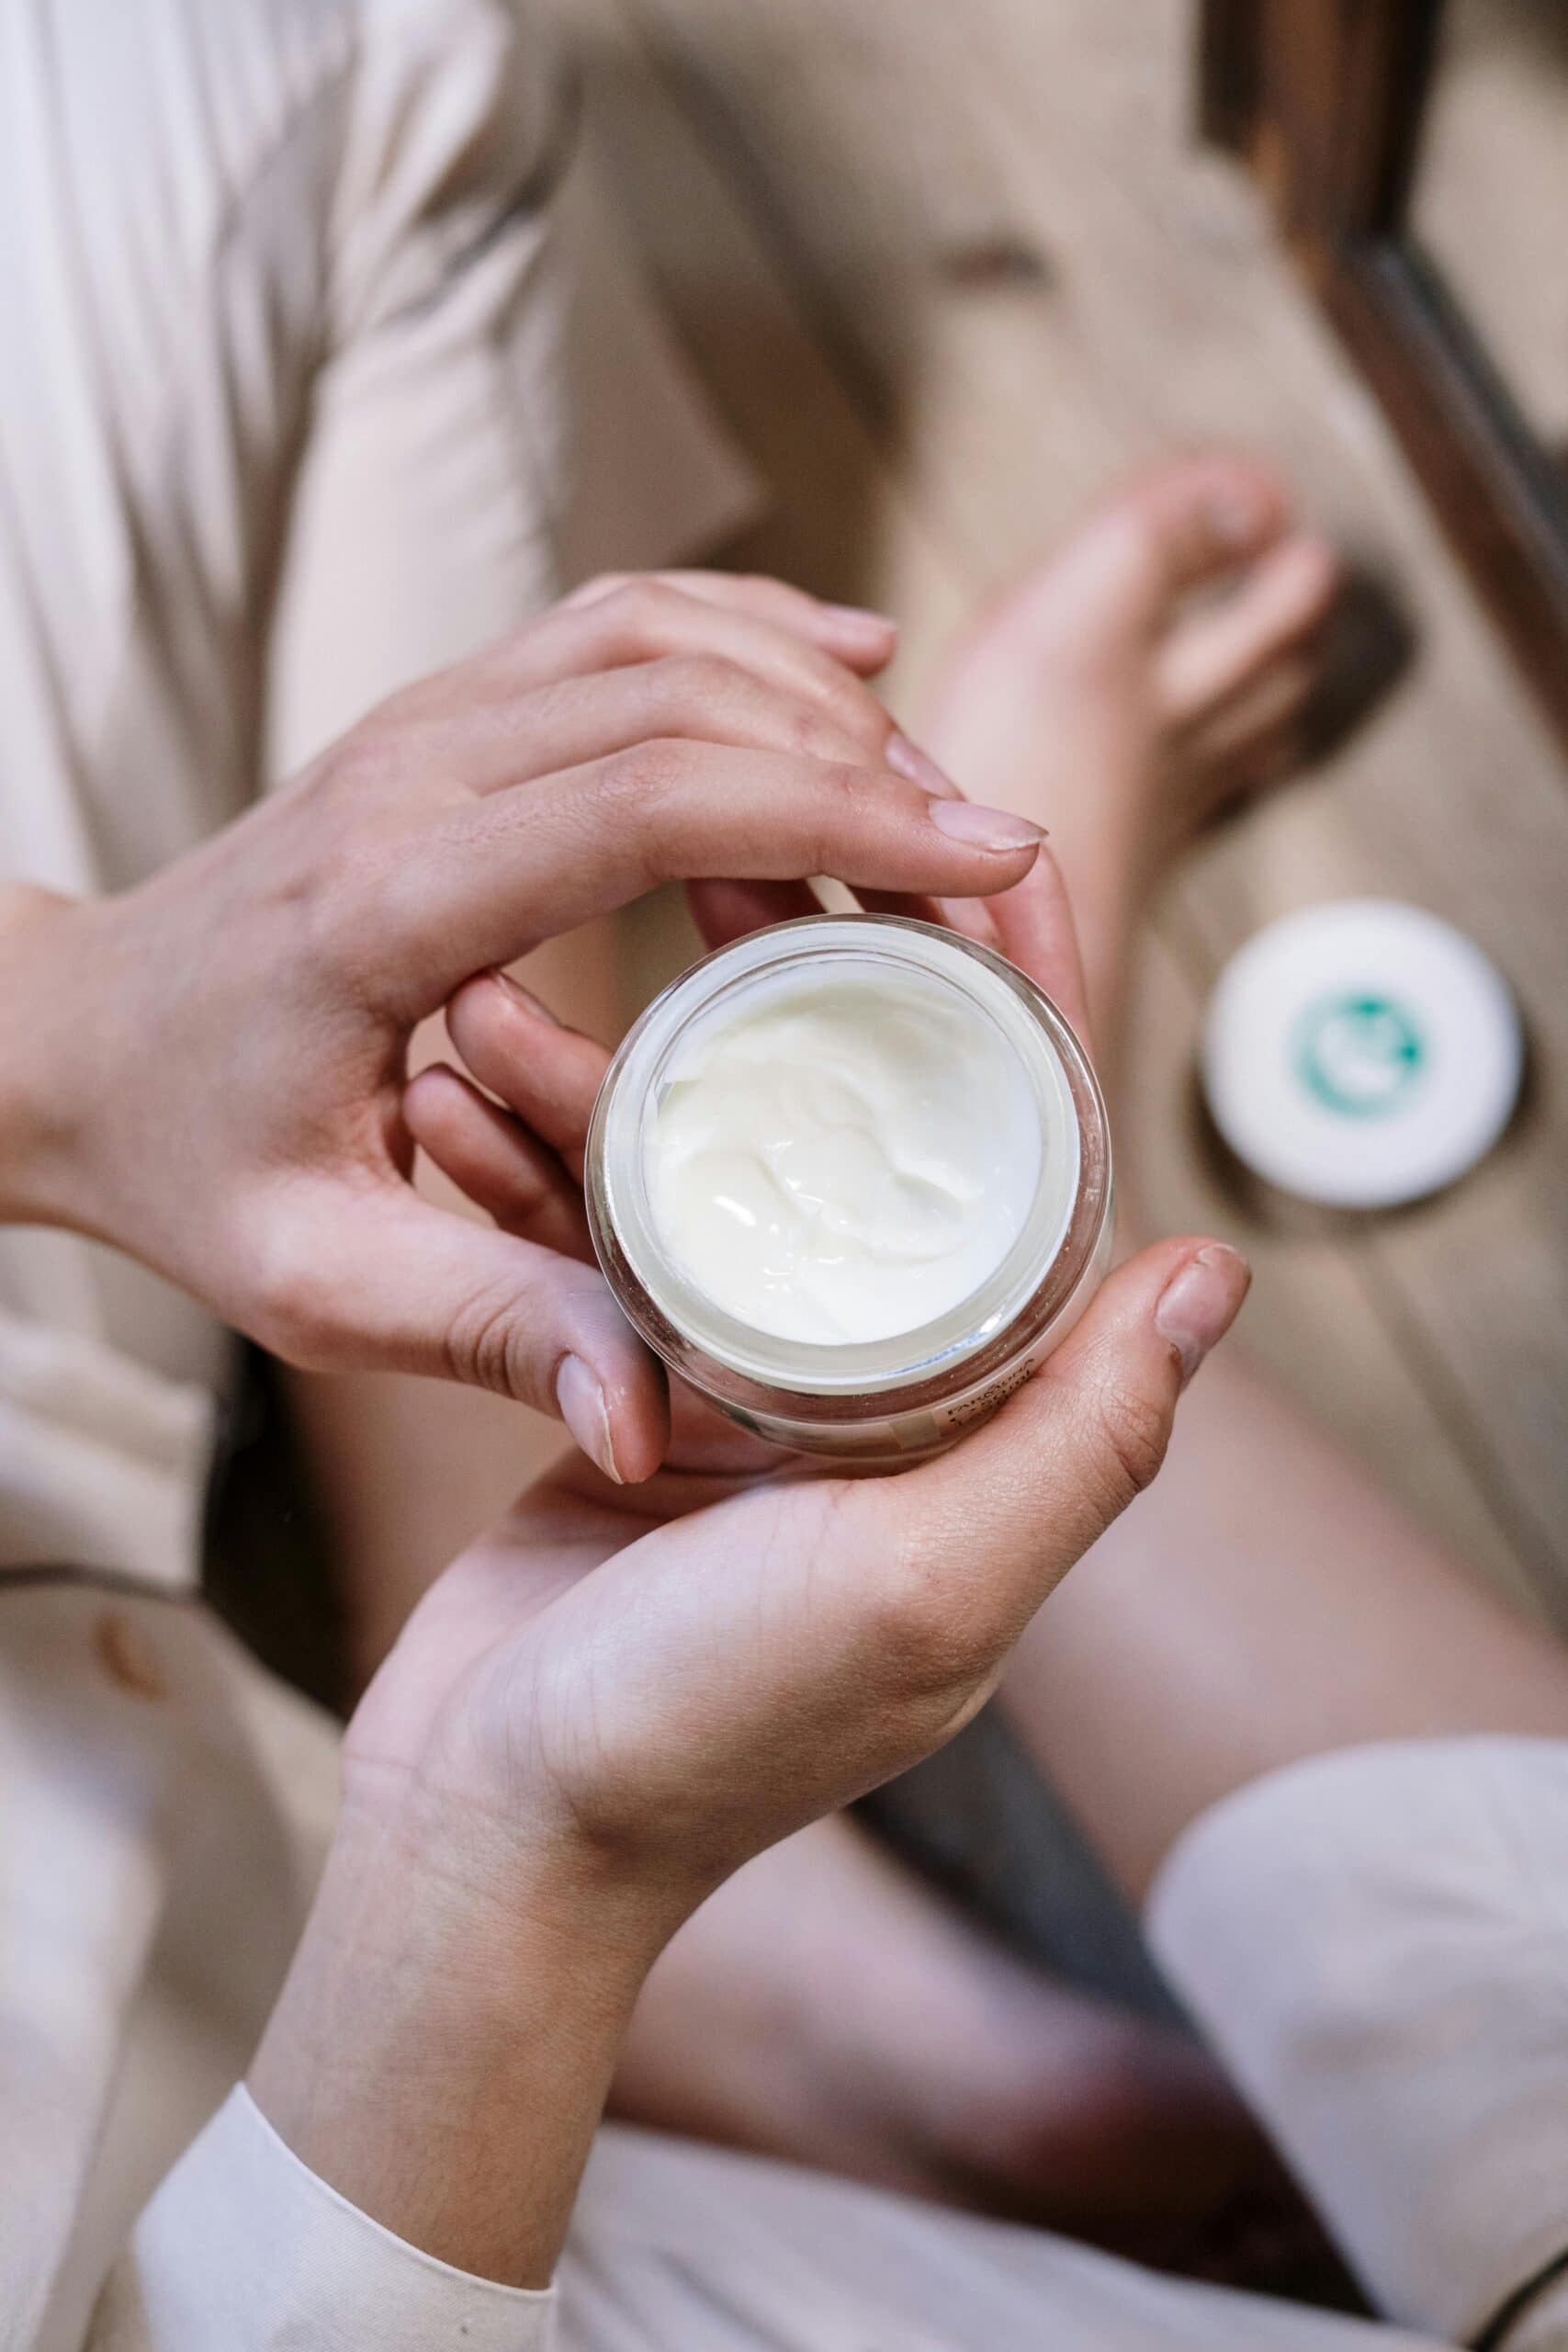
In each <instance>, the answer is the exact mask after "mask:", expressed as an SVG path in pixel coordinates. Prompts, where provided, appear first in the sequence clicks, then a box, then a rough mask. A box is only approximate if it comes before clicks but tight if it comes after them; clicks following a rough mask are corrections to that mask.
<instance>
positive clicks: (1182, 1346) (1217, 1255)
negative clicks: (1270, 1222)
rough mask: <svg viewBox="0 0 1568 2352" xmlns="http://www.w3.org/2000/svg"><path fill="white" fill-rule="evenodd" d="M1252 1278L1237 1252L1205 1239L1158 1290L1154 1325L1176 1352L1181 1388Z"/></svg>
mask: <svg viewBox="0 0 1568 2352" xmlns="http://www.w3.org/2000/svg"><path fill="white" fill-rule="evenodd" d="M1251 1281H1252V1269H1251V1267H1250V1266H1249V1265H1248V1264H1247V1260H1246V1259H1245V1258H1244V1257H1242V1255H1241V1254H1240V1252H1239V1251H1238V1250H1230V1249H1227V1248H1226V1246H1225V1244H1224V1242H1223V1241H1209V1242H1206V1243H1205V1244H1204V1246H1203V1248H1202V1249H1201V1250H1199V1252H1198V1254H1197V1256H1196V1257H1195V1258H1189V1260H1188V1261H1187V1263H1186V1264H1185V1265H1184V1266H1183V1267H1182V1269H1181V1271H1180V1272H1179V1273H1178V1274H1174V1275H1173V1276H1172V1277H1171V1279H1170V1281H1169V1282H1168V1283H1167V1284H1166V1286H1165V1288H1164V1290H1163V1291H1162V1292H1161V1293H1160V1299H1159V1305H1158V1306H1156V1308H1155V1329H1156V1331H1157V1332H1158V1333H1159V1335H1160V1337H1161V1339H1162V1340H1169V1341H1170V1344H1171V1346H1172V1347H1173V1348H1174V1349H1175V1350H1176V1353H1177V1357H1178V1359H1179V1363H1180V1365H1181V1385H1182V1386H1183V1387H1184V1388H1185V1387H1186V1385H1187V1383H1188V1382H1189V1381H1190V1379H1191V1377H1192V1375H1193V1374H1194V1373H1195V1372H1196V1371H1197V1369H1198V1367H1199V1365H1200V1364H1201V1363H1202V1361H1203V1358H1204V1357H1205V1356H1206V1355H1207V1354H1208V1352H1209V1351H1210V1349H1211V1348H1212V1347H1213V1346H1214V1345H1215V1343H1216V1341H1218V1340H1223V1339H1224V1336H1225V1333H1226V1332H1227V1331H1228V1330H1229V1329H1230V1327H1231V1325H1232V1324H1233V1323H1234V1322H1235V1318H1236V1315H1237V1313H1238V1311H1239V1309H1240V1306H1241V1302H1242V1300H1243V1299H1244V1298H1245V1297H1246V1296H1247V1288H1248V1285H1249V1284H1250V1283H1251Z"/></svg>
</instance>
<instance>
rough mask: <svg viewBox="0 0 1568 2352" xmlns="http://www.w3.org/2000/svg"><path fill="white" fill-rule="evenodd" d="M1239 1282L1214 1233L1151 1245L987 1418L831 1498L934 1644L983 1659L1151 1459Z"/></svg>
mask: <svg viewBox="0 0 1568 2352" xmlns="http://www.w3.org/2000/svg"><path fill="white" fill-rule="evenodd" d="M1250 1279H1251V1277H1250V1275H1249V1272H1248V1270H1247V1264H1246V1261H1244V1260H1243V1259H1241V1258H1240V1257H1238V1256H1237V1255H1236V1253H1235V1250H1229V1249H1227V1248H1225V1247H1224V1244H1222V1243H1220V1242H1215V1241H1196V1240H1180V1241H1166V1242H1161V1243H1159V1244H1157V1245H1156V1247H1155V1248H1153V1249H1150V1250H1144V1251H1143V1252H1142V1253H1141V1255H1139V1256H1138V1257H1136V1258H1134V1259H1132V1260H1131V1261H1129V1262H1128V1263H1127V1264H1126V1265H1125V1266H1123V1267H1122V1268H1121V1269H1120V1271H1119V1272H1116V1273H1115V1274H1113V1275H1112V1276H1111V1279H1110V1280H1109V1281H1108V1282H1107V1283H1105V1284H1104V1286H1103V1287H1102V1289H1101V1290H1100V1293H1099V1295H1098V1296H1097V1297H1096V1298H1095V1300H1094V1302H1093V1303H1092V1305H1091V1306H1089V1310H1088V1312H1087V1313H1086V1314H1085V1316H1084V1318H1083V1320H1082V1322H1081V1323H1080V1324H1079V1325H1078V1327H1077V1329H1076V1330H1075V1331H1074V1332H1073V1333H1072V1334H1071V1336H1070V1337H1069V1338H1068V1339H1067V1340H1065V1341H1064V1342H1063V1344H1062V1346H1061V1347H1060V1348H1059V1349H1057V1351H1056V1352H1055V1354H1054V1355H1053V1356H1051V1357H1050V1358H1048V1360H1047V1361H1046V1363H1044V1364H1043V1366H1042V1368H1041V1370H1040V1371H1039V1372H1038V1373H1037V1374H1036V1375H1035V1377H1034V1378H1033V1379H1032V1381H1030V1382H1029V1383H1028V1384H1027V1385H1025V1386H1024V1387H1023V1388H1022V1389H1021V1390H1020V1391H1019V1393H1018V1395H1017V1396H1016V1397H1013V1398H1012V1399H1011V1400H1010V1402H1009V1403H1008V1404H1007V1405H1006V1406H1004V1407H1003V1408H1002V1410H1001V1411H1000V1412H999V1413H998V1414H997V1415H996V1417H995V1419H992V1420H991V1421H989V1422H987V1424H986V1426H985V1427H984V1428H983V1429H980V1430H976V1432H975V1434H974V1435H973V1436H971V1437H969V1438H966V1439H965V1440H964V1442H962V1443H961V1444H959V1445H957V1446H955V1447H954V1448H953V1451H952V1452H951V1453H946V1454H943V1455H942V1456H940V1457H939V1458H938V1459H937V1460H936V1461H934V1462H931V1463H929V1464H924V1465H922V1466H921V1467H919V1468H918V1469H915V1470H911V1471H909V1472H908V1473H907V1474H906V1475H905V1476H902V1477H899V1478H894V1479H886V1480H883V1481H881V1482H879V1483H878V1484H877V1485H875V1486H866V1487H853V1488H852V1489H851V1490H850V1492H849V1494H848V1496H847V1497H846V1498H845V1499H844V1504H843V1508H844V1509H845V1510H847V1511H849V1512H850V1513H851V1515H852V1518H854V1519H856V1520H858V1521H861V1522H863V1524H862V1526H861V1528H860V1531H859V1532H860V1538H861V1541H862V1542H863V1544H864V1546H865V1555H864V1556H866V1557H867V1558H870V1557H872V1556H874V1555H876V1554H877V1553H878V1552H880V1553H881V1554H882V1555H883V1556H884V1557H885V1558H888V1557H890V1558H891V1559H892V1560H893V1561H894V1562H895V1566H896V1574H897V1579H898V1581H899V1583H900V1584H901V1585H902V1586H903V1587H904V1588H906V1589H907V1590H908V1589H913V1590H914V1591H915V1592H917V1593H919V1594H920V1595H922V1596H923V1600H922V1602H921V1608H922V1611H923V1613H924V1615H925V1616H926V1617H927V1618H928V1619H929V1621H930V1629H931V1635H932V1645H933V1650H940V1648H941V1645H942V1643H943V1642H944V1641H945V1642H946V1644H947V1645H949V1647H950V1648H951V1650H952V1651H953V1656H954V1661H955V1665H956V1664H957V1663H958V1662H959V1661H960V1660H962V1661H963V1670H964V1671H966V1672H967V1671H973V1670H974V1668H975V1667H976V1663H977V1662H978V1663H984V1664H986V1665H987V1666H994V1665H995V1664H996V1663H998V1662H999V1660H1000V1658H1001V1657H1002V1656H1003V1655H1004V1653H1005V1652H1006V1650H1007V1649H1008V1648H1009V1647H1010V1645H1011V1644H1012V1642H1013V1641H1015V1640H1016V1639H1017V1637H1018V1635H1019V1634H1020V1633H1021V1631H1022V1629H1023V1627H1024V1626H1025V1624H1027V1623H1028V1622H1029V1620H1030V1618H1031V1617H1032V1615H1033V1613H1034V1611H1035V1610H1036V1609H1038V1607H1039V1606H1040V1604H1041V1602H1042V1601H1043V1600H1044V1599H1045V1597H1046V1595H1047V1594H1048V1593H1049V1592H1050V1591H1051V1589H1052V1588H1053V1587H1054V1586H1055V1585H1056V1584H1057V1583H1059V1582H1060V1580H1061V1578H1062V1577H1064V1576H1065V1575H1066V1572H1067V1570H1068V1569H1069V1568H1070V1567H1071V1566H1073V1564H1074V1562H1075V1561H1076V1560H1077V1559H1078V1558H1079V1557H1080V1556H1081V1555H1082V1554H1083V1553H1085V1552H1086V1551H1087V1550H1088V1549H1089V1545H1090V1544H1092V1543H1094V1541H1095V1540H1096V1538H1097V1537H1099V1536H1100V1535H1101V1534H1103V1533H1104V1532H1105V1530H1106V1528H1107V1527H1109V1526H1110V1524H1111V1521H1112V1520H1114V1519H1115V1518H1116V1517H1117V1516H1118V1515H1119V1514H1120V1512H1121V1511H1122V1510H1124V1509H1125V1507H1126V1505H1127V1504H1128V1503H1129V1502H1131V1501H1132V1500H1133V1498H1134V1496H1135V1495H1136V1494H1138V1493H1139V1492H1141V1491H1142V1489H1143V1488H1144V1487H1146V1486H1147V1485H1148V1483H1149V1481H1150V1480H1151V1479H1152V1478H1153V1477H1154V1476H1155V1474H1156V1471H1157V1470H1158V1468H1159V1465H1160V1463H1161V1462H1162V1460H1163V1459H1164V1455H1165V1449H1166V1444H1167V1442H1168V1438H1169V1435H1170V1430H1171V1424H1172V1421H1173V1419H1174V1417H1175V1413H1176V1408H1177V1402H1178V1399H1179V1396H1180V1393H1181V1390H1182V1388H1183V1386H1184V1385H1185V1384H1186V1382H1187V1381H1188V1380H1189V1379H1190V1378H1191V1376H1192V1374H1194V1373H1195V1372H1196V1371H1197V1369H1198V1366H1199V1365H1200V1364H1201V1362H1202V1360H1203V1357H1204V1356H1205V1355H1206V1354H1207V1353H1208V1351H1209V1350H1210V1349H1211V1348H1212V1347H1213V1346H1214V1345H1215V1343H1216V1342H1217V1341H1218V1340H1220V1339H1222V1338H1223V1337H1224V1333H1225V1332H1226V1331H1227V1330H1228V1329H1229V1328H1230V1326H1231V1324H1232V1323H1233V1322H1234V1320H1235V1317H1236V1315H1237V1313H1238V1312H1239V1310H1240V1307H1241V1304H1242V1301H1243V1299H1244V1298H1245V1297H1246V1295H1247V1284H1248V1283H1249V1281H1250Z"/></svg>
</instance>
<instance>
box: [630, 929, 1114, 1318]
mask: <svg viewBox="0 0 1568 2352" xmlns="http://www.w3.org/2000/svg"><path fill="white" fill-rule="evenodd" d="M1057 1147H1058V1148H1056V1149H1055V1150H1054V1149H1053V1146H1052V1143H1051V1140H1050V1139H1049V1138H1048V1137H1045V1136H1043V1134H1042V1120H1041V1112H1040V1108H1039V1094H1038V1091H1037V1089H1036V1087H1035V1086H1034V1084H1033V1083H1032V1080H1031V1075H1030V1072H1029V1071H1028V1070H1027V1069H1025V1068H1024V1066H1023V1062H1022V1059H1021V1055H1020V1052H1019V1049H1018V1047H1017V1046H1015V1044H1014V1043H1013V1042H1012V1040H1011V1039H1010V1037H1009V1036H1008V1035H1005V1034H1004V1033H1003V1030H1002V1029H1001V1028H1000V1027H999V1026H998V1023H996V1022H994V1021H993V1020H992V1019H991V1018H990V1017H989V1016H988V1015H987V1012H985V1010H984V1009H983V1007H982V1006H981V1005H980V1004H979V1003H977V1002H976V1001H972V1000H971V999H970V998H969V997H968V996H966V995H965V994H964V993H963V992H961V991H960V990H959V989H956V988H954V987H952V986H948V985H944V984H943V983H942V982H941V981H938V980H935V979H932V978H929V977H927V976H925V975H922V974H920V973H919V972H918V971H909V970H906V971H902V972H897V973H892V972H885V971H878V970H876V969H875V968H874V967H870V966H866V965H860V966H858V967H857V966H851V967H848V968H845V969H842V970H840V971H839V972H837V973H833V972H824V973H823V974H821V975H820V976H818V975H814V974H812V973H811V972H809V971H807V972H804V973H802V972H796V973H795V974H793V975H791V976H789V977H788V978H784V977H781V978H778V979H776V980H773V981H760V982H759V984H758V985H757V986H756V987H755V988H754V989H749V990H746V991H743V992H742V993H741V994H740V996H739V999H738V1000H731V1001H728V1003H727V1004H724V1005H721V1006H717V1007H716V1008H715V1012H714V1014H713V1016H712V1017H711V1018H710V1019H708V1020H707V1021H703V1020H700V1019H699V1021H698V1022H697V1023H695V1024H694V1028H693V1030H692V1031H691V1032H690V1033H689V1034H688V1035H687V1036H686V1037H685V1039H684V1040H683V1041H682V1044H681V1046H679V1047H678V1048H677V1050H676V1053H675V1055H674V1057H672V1059H671V1062H670V1063H669V1064H668V1065H667V1066H666V1068H665V1070H664V1072H663V1083H662V1085H661V1086H660V1090H659V1096H658V1101H657V1103H656V1104H655V1105H654V1106H653V1109H652V1112H651V1116H650V1119H649V1125H648V1128H647V1130H646V1142H645V1146H644V1149H645V1155H646V1158H645V1173H646V1178H647V1184H648V1195H649V1210H650V1213H651V1217H652V1222H653V1225H654V1227H655V1229H656V1230H657V1232H658V1234H659V1237H660V1241H661V1243H662V1245H663V1247H664V1249H665V1250H667V1251H668V1253H669V1255H670V1257H671V1260H672V1261H673V1262H674V1263H675V1265H676V1266H677V1267H679V1269H680V1270H681V1271H682V1272H683V1273H684V1275H685V1277H686V1279H687V1280H688V1281H689V1282H691V1283H694V1285H695V1286H696V1288H697V1289H698V1290H700V1291H702V1292H704V1293H705V1295H706V1296H707V1297H708V1298H709V1299H710V1300H711V1301H712V1302H713V1304H714V1305H715V1306H717V1307H719V1308H721V1309H722V1310H724V1311H725V1312H726V1313H728V1314H729V1315H732V1316H735V1317H738V1318H739V1320H740V1321H742V1322H744V1323H746V1324H749V1325H750V1327H751V1328H752V1329H756V1330H759V1331H765V1332H770V1333H773V1335H774V1336H776V1337H778V1338H780V1339H785V1340H797V1341H806V1342H807V1343H816V1344H842V1343H844V1342H849V1341H857V1340H858V1341H863V1340H881V1339H888V1338H891V1337H893V1336H894V1335H895V1334H897V1333H899V1332H903V1331H909V1330H914V1329H917V1328H918V1327H919V1326H921V1325H924V1324H927V1323H930V1322H932V1321H934V1320H935V1319H936V1318H937V1317H939V1316H942V1315H944V1314H946V1313H947V1312H948V1311H949V1310H950V1309H952V1308H953V1307H955V1306H959V1305H961V1304H962V1302H963V1301H964V1299H966V1298H968V1297H970V1296H971V1295H973V1294H974V1293H975V1292H976V1290H978V1289H979V1287H980V1286H981V1284H982V1283H984V1282H985V1281H986V1280H987V1277H988V1276H989V1275H991V1274H992V1273H994V1272H995V1271H996V1269H997V1268H998V1265H1000V1263H1001V1261H1002V1260H1003V1259H1004V1258H1005V1257H1006V1256H1007V1254H1008V1252H1009V1250H1010V1249H1011V1248H1012V1245H1013V1243H1014V1242H1015V1241H1016V1240H1017V1238H1018V1237H1019V1235H1020V1233H1021V1231H1022V1229H1023V1227H1024V1223H1025V1220H1026V1219H1027V1217H1028V1216H1029V1214H1030V1210H1031V1208H1032V1204H1033V1203H1034V1201H1035V1198H1036V1194H1037V1193H1038V1191H1039V1188H1040V1184H1041V1178H1042V1162H1043V1157H1044V1156H1045V1155H1046V1154H1047V1153H1051V1154H1052V1157H1053V1159H1055V1158H1058V1157H1059V1158H1061V1159H1062V1162H1063V1164H1062V1167H1061V1169H1060V1170H1059V1173H1060V1177H1061V1182H1062V1185H1063V1188H1064V1212H1065V1204H1066V1187H1067V1186H1068V1184H1069V1183H1070V1182H1071V1180H1072V1176H1073V1173H1074V1172H1075V1170H1076V1159H1074V1160H1073V1162H1072V1165H1071V1167H1069V1166H1068V1165H1067V1164H1066V1154H1065V1153H1064V1152H1062V1151H1061V1150H1060V1148H1059V1147H1060V1139H1057Z"/></svg>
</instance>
